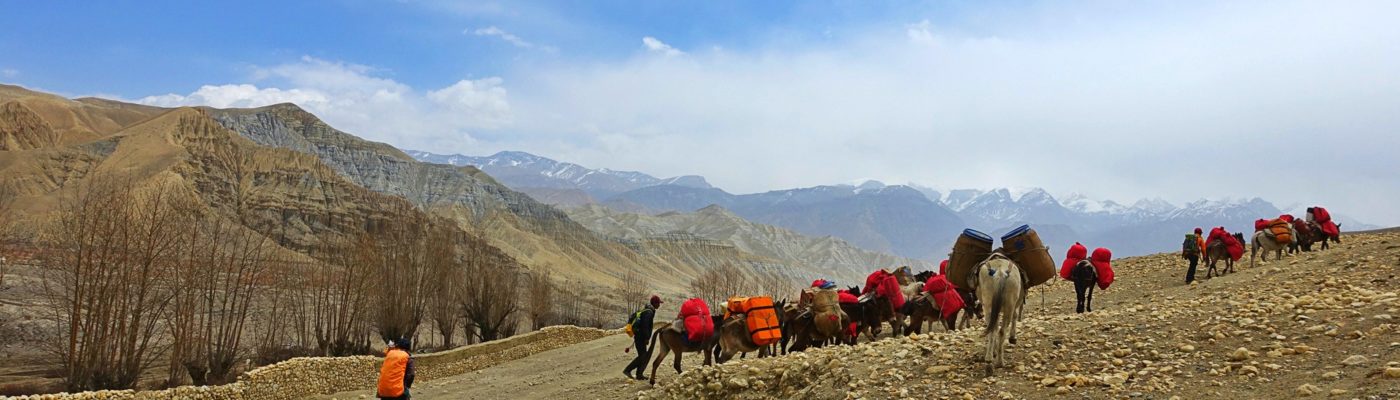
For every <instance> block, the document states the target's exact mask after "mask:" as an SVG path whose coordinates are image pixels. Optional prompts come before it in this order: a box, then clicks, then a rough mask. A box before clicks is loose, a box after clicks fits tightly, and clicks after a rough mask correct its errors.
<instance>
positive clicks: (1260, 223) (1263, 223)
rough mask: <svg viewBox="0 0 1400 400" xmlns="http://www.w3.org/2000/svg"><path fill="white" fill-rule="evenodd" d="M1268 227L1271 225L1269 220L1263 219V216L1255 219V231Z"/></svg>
mask: <svg viewBox="0 0 1400 400" xmlns="http://www.w3.org/2000/svg"><path fill="white" fill-rule="evenodd" d="M1268 227H1269V220H1267V219H1263V218H1260V219H1256V220H1254V231H1255V232H1259V231H1262V230H1264V229H1265V228H1268Z"/></svg>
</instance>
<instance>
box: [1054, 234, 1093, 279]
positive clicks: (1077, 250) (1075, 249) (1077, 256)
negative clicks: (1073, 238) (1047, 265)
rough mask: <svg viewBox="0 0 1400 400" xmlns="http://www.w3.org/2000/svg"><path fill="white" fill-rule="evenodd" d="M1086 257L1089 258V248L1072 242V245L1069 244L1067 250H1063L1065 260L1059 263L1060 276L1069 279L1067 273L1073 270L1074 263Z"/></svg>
mask: <svg viewBox="0 0 1400 400" xmlns="http://www.w3.org/2000/svg"><path fill="white" fill-rule="evenodd" d="M1086 258H1089V248H1087V247H1084V245H1082V244H1079V242H1074V245H1073V246H1069V251H1067V252H1065V261H1064V262H1063V263H1061V264H1060V277H1061V278H1064V279H1065V280H1070V279H1069V273H1070V272H1071V271H1074V265H1075V264H1079V262H1080V261H1084V259H1086Z"/></svg>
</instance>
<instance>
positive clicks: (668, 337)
mask: <svg viewBox="0 0 1400 400" xmlns="http://www.w3.org/2000/svg"><path fill="white" fill-rule="evenodd" d="M671 325H672V323H671V322H667V323H663V324H661V326H660V327H659V328H656V331H655V332H654V333H652V335H651V347H650V348H651V351H657V350H658V349H657V347H656V344H657V342H658V341H659V342H660V343H661V348H660V352H658V353H656V360H655V361H652V362H651V378H650V383H651V384H652V385H655V384H656V368H657V367H659V366H661V362H662V361H666V355H667V353H676V362H675V368H676V373H677V374H679V373H681V354H684V353H696V352H699V353H704V354H705V365H706V366H708V365H712V364H713V359H712V358H711V355H712V354H713V352H711V351H710V349H711V348H714V346H715V343H716V342H718V339H719V335H710V339H709V340H706V341H704V342H702V343H690V341H689V340H686V338H685V337H684V335H685V334H683V333H680V332H677V331H675V330H674V329H671Z"/></svg>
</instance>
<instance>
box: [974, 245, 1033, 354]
mask: <svg viewBox="0 0 1400 400" xmlns="http://www.w3.org/2000/svg"><path fill="white" fill-rule="evenodd" d="M974 271H976V278H975V279H972V280H971V282H969V283H971V284H972V289H973V290H975V291H976V292H977V297H978V298H979V299H982V300H983V301H984V302H983V303H982V312H983V313H985V314H986V315H987V329H986V330H985V331H983V335H985V336H987V348H986V352H985V353H984V354H983V359H984V360H985V361H987V370H986V372H987V376H991V375H992V371H993V370H994V369H995V368H996V367H999V366H1003V365H1005V364H1006V344H1007V342H1010V343H1012V344H1015V343H1016V321H1017V320H1019V319H1020V317H1021V312H1022V311H1023V310H1024V308H1025V307H1024V306H1025V301H1026V288H1027V286H1026V280H1027V278H1026V273H1025V271H1023V270H1022V269H1021V267H1020V266H1019V265H1016V263H1015V262H1013V261H1011V259H1009V258H1006V256H1005V255H1002V254H1000V253H993V254H992V255H991V256H990V257H987V260H985V261H982V263H980V264H978V265H977V268H976V269H974Z"/></svg>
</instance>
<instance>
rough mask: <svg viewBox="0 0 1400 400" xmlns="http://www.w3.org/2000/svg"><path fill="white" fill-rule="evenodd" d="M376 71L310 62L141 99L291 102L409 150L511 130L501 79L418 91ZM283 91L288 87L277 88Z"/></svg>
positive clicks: (239, 103)
mask: <svg viewBox="0 0 1400 400" xmlns="http://www.w3.org/2000/svg"><path fill="white" fill-rule="evenodd" d="M375 72H376V71H375V70H374V69H373V68H370V67H367V66H363V65H357V64H349V63H342V62H331V61H326V60H321V59H317V58H312V57H303V58H302V59H301V60H299V61H298V62H294V63H288V64H282V65H277V66H272V67H258V68H255V69H254V71H253V74H252V80H253V81H255V82H260V83H269V84H270V85H264V86H263V87H259V86H258V85H255V84H252V83H241V84H226V85H205V86H202V87H200V88H199V89H198V90H196V91H194V92H192V93H190V94H186V95H181V94H173V93H172V94H164V95H157V96H149V97H145V98H142V99H139V100H137V101H138V102H140V103H144V104H151V105H159V106H167V107H172V106H183V105H207V106H212V107H218V108H227V107H236V108H247V107H261V106H266V105H270V104H276V103H284V102H291V103H296V104H297V105H299V106H301V107H302V108H305V109H307V110H308V111H310V112H312V113H314V114H316V115H317V116H319V117H321V118H322V119H324V120H325V121H326V122H327V123H329V124H331V125H332V126H335V127H336V128H339V129H341V130H344V131H347V132H351V133H353V134H356V135H359V136H362V137H365V138H368V139H371V140H377V141H385V142H390V143H393V144H395V145H399V146H403V147H407V148H425V149H433V148H443V147H455V148H461V147H463V146H464V145H469V144H472V143H475V139H474V138H473V137H472V136H471V134H472V133H473V132H476V131H481V130H489V129H498V128H501V127H505V126H508V125H510V124H511V121H512V118H513V117H512V112H511V107H510V102H509V101H508V99H507V92H506V89H505V88H504V87H502V86H501V83H502V80H501V79H500V78H484V79H479V80H461V81H458V82H456V83H454V84H452V85H449V86H447V87H444V88H441V89H436V90H428V91H419V90H415V89H413V88H411V87H409V86H408V85H404V84H402V83H399V82H396V81H394V80H392V79H388V78H382V77H378V76H375V75H374V73H375ZM277 86H281V87H277Z"/></svg>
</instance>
